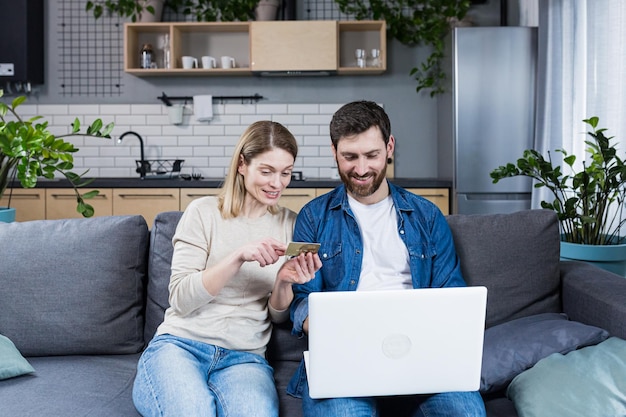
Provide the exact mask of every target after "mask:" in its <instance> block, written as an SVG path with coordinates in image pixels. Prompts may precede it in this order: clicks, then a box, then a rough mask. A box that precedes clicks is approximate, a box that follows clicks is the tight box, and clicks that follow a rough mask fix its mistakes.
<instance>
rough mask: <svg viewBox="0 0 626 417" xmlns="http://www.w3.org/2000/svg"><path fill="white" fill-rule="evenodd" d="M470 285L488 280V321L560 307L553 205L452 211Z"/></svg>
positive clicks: (451, 221)
mask: <svg viewBox="0 0 626 417" xmlns="http://www.w3.org/2000/svg"><path fill="white" fill-rule="evenodd" d="M447 219H448V224H449V225H450V229H451V230H452V236H453V238H454V245H455V247H456V251H457V253H458V255H459V258H460V261H461V270H462V272H463V277H464V278H465V281H466V282H467V285H484V286H485V287H487V289H488V290H489V296H488V298H487V317H486V322H487V327H491V326H494V325H496V324H499V323H505V322H507V321H510V320H513V319H516V318H519V317H526V316H531V315H533V314H540V313H559V312H561V300H560V298H559V293H560V287H561V280H560V275H559V247H560V246H559V224H558V221H557V217H556V214H555V213H554V212H553V211H552V210H523V211H519V212H516V213H510V214H475V215H460V214H457V215H452V216H448V218H447Z"/></svg>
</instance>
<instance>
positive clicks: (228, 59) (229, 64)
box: [222, 56, 236, 68]
mask: <svg viewBox="0 0 626 417" xmlns="http://www.w3.org/2000/svg"><path fill="white" fill-rule="evenodd" d="M235 66H236V65H235V58H233V57H232V56H223V57H222V68H235Z"/></svg>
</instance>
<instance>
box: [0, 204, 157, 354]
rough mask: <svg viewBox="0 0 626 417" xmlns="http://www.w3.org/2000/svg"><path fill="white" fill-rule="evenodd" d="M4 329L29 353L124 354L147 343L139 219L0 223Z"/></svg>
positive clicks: (144, 245)
mask: <svg viewBox="0 0 626 417" xmlns="http://www.w3.org/2000/svg"><path fill="white" fill-rule="evenodd" d="M0 242H3V247H2V250H1V251H0V265H2V267H1V268H0V284H1V285H2V291H0V311H2V314H0V329H2V333H3V334H5V335H6V336H7V337H9V338H10V339H11V340H12V341H13V342H14V343H15V346H17V348H18V349H19V350H20V352H22V354H24V355H25V356H49V355H69V354H76V355H80V354H125V353H136V352H139V351H140V350H141V349H142V348H143V345H144V338H143V325H144V318H143V317H144V316H143V306H144V291H145V290H144V283H145V280H146V265H147V249H148V226H147V224H146V221H145V220H144V218H143V217H142V216H103V217H93V218H89V219H65V220H38V221H30V222H15V223H8V224H4V225H0Z"/></svg>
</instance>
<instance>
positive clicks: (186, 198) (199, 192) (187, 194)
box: [180, 188, 220, 211]
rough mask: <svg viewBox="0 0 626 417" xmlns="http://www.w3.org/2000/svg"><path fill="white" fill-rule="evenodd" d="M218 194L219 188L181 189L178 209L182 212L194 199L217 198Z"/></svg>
mask: <svg viewBox="0 0 626 417" xmlns="http://www.w3.org/2000/svg"><path fill="white" fill-rule="evenodd" d="M219 193H220V189H219V188H181V189H180V209H181V210H183V211H184V210H185V209H186V208H187V206H188V205H189V203H191V202H192V201H193V200H195V199H196V198H200V197H207V196H217V195H218V194H219Z"/></svg>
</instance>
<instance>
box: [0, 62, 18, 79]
mask: <svg viewBox="0 0 626 417" xmlns="http://www.w3.org/2000/svg"><path fill="white" fill-rule="evenodd" d="M13 75H15V68H14V66H13V64H0V77H12V76H13Z"/></svg>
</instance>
